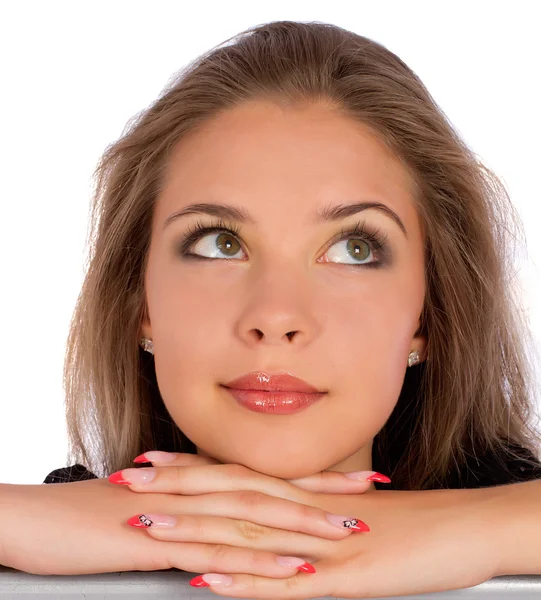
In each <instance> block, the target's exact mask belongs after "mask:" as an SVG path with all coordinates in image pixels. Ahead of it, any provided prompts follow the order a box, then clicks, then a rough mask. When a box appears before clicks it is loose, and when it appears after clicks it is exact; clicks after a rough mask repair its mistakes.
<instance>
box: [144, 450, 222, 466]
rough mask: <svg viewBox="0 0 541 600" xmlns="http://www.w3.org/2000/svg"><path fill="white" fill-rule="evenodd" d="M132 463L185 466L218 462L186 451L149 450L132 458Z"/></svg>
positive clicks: (215, 463)
mask: <svg viewBox="0 0 541 600" xmlns="http://www.w3.org/2000/svg"><path fill="white" fill-rule="evenodd" d="M133 462H134V463H152V464H156V465H158V466H170V467H187V466H193V465H219V464H220V462H219V461H217V460H215V459H213V458H210V457H208V456H199V455H198V454H188V453H186V452H162V451H161V450H150V451H148V452H144V453H143V454H140V455H139V456H136V457H135V458H134V459H133Z"/></svg>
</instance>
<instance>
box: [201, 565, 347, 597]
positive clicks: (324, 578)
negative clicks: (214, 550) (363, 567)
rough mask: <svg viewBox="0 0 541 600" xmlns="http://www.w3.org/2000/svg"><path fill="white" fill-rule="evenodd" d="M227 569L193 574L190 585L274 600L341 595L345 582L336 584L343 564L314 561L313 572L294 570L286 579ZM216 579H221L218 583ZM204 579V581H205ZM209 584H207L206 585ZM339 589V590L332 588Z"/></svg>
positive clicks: (342, 572) (236, 594)
mask: <svg viewBox="0 0 541 600" xmlns="http://www.w3.org/2000/svg"><path fill="white" fill-rule="evenodd" d="M226 573H231V571H219V570H216V571H214V572H212V573H210V572H206V573H203V574H202V575H199V576H197V577H194V578H193V579H192V580H191V581H190V584H191V585H192V586H194V587H204V586H205V587H209V588H210V591H211V592H214V593H215V594H218V595H219V596H233V597H235V598H265V599H269V598H270V599H272V600H275V599H276V598H280V599H290V600H299V598H323V597H325V598H327V597H332V598H337V597H340V598H342V597H343V598H345V597H347V596H344V595H343V594H345V593H347V584H342V585H336V583H335V582H337V581H338V582H340V580H343V579H344V578H345V574H344V567H343V566H342V568H341V569H340V568H337V567H336V566H335V567H334V568H332V569H331V568H329V567H327V566H326V564H325V563H324V561H320V562H318V563H317V572H316V573H303V572H297V573H296V574H295V575H292V576H291V577H287V578H281V579H278V578H272V577H261V576H258V575H256V574H253V575H252V574H231V575H227V574H226ZM220 581H222V582H223V584H222V585H220ZM207 582H208V583H207ZM209 584H210V585H209ZM337 589H341V592H342V593H337V592H336V590H337Z"/></svg>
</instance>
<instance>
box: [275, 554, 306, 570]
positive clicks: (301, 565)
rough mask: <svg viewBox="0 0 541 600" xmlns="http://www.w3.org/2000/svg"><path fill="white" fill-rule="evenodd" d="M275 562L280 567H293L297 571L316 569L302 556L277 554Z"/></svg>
mask: <svg viewBox="0 0 541 600" xmlns="http://www.w3.org/2000/svg"><path fill="white" fill-rule="evenodd" d="M276 562H277V563H278V564H279V565H282V567H293V568H295V569H298V570H299V571H304V572H305V573H315V572H316V570H315V568H314V567H313V565H311V564H310V563H308V562H306V561H305V560H303V559H302V558H297V557H295V556H277V557H276Z"/></svg>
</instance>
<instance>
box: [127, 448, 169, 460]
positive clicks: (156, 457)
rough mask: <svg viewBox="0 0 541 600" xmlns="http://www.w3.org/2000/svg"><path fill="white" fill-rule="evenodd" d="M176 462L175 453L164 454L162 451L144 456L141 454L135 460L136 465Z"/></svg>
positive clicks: (153, 451)
mask: <svg viewBox="0 0 541 600" xmlns="http://www.w3.org/2000/svg"><path fill="white" fill-rule="evenodd" d="M172 460H175V454H174V453H173V452H162V451H161V450H150V451H149V452H145V453H144V454H140V455H139V456H136V457H135V458H134V459H133V462H134V463H145V462H164V463H168V462H171V461H172Z"/></svg>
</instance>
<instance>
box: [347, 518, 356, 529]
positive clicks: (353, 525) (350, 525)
mask: <svg viewBox="0 0 541 600" xmlns="http://www.w3.org/2000/svg"><path fill="white" fill-rule="evenodd" d="M358 524H359V521H358V519H348V520H347V521H344V527H348V528H349V529H355V528H356V526H357V525H358Z"/></svg>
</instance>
